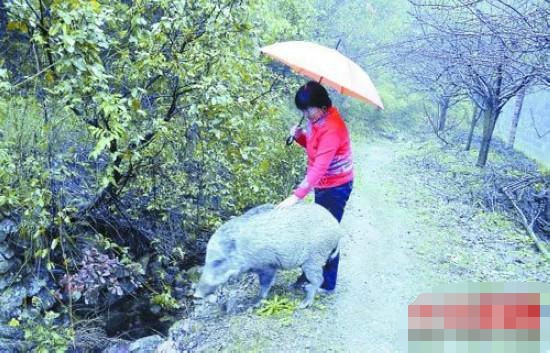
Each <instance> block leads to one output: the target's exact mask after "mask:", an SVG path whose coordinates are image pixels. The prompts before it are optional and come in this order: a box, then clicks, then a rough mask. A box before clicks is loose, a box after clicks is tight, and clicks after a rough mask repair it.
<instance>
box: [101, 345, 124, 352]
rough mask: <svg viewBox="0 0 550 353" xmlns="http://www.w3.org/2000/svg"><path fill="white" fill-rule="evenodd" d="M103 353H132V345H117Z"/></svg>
mask: <svg viewBox="0 0 550 353" xmlns="http://www.w3.org/2000/svg"><path fill="white" fill-rule="evenodd" d="M102 353H130V345H129V344H128V343H117V344H114V345H112V346H109V347H107V348H106V349H104V350H103V352H102Z"/></svg>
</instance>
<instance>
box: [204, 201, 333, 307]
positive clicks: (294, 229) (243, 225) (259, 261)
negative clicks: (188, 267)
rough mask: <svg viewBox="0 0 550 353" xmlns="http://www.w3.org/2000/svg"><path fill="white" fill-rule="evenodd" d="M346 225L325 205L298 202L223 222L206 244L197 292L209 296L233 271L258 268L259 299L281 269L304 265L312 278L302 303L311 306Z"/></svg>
mask: <svg viewBox="0 0 550 353" xmlns="http://www.w3.org/2000/svg"><path fill="white" fill-rule="evenodd" d="M342 236H343V230H342V228H341V227H340V224H339V223H338V222H337V221H336V219H335V218H334V217H333V216H332V215H331V214H330V213H329V212H328V211H327V210H326V209H325V208H323V207H322V206H319V205H317V204H306V203H298V204H296V205H294V206H292V207H289V208H286V209H282V210H276V209H274V206H273V205H270V204H266V205H261V206H258V207H256V208H253V209H251V210H249V211H248V212H246V213H245V214H243V215H242V216H239V217H236V218H233V219H231V220H229V221H227V222H226V223H224V224H223V225H222V226H221V227H220V228H219V229H218V230H216V232H215V233H214V234H213V235H212V237H211V238H210V240H209V241H208V245H207V247H206V259H205V264H204V268H203V273H202V275H201V278H200V280H199V283H198V285H197V288H196V291H195V296H196V297H199V298H201V297H205V296H207V295H209V294H211V293H213V292H214V291H215V290H216V288H217V287H218V286H220V285H221V284H224V283H225V282H227V281H228V280H229V278H231V277H233V276H237V275H239V274H242V273H245V272H254V273H256V274H257V275H258V278H259V282H260V293H259V298H258V299H259V300H261V299H264V298H266V297H267V294H268V292H269V289H270V288H271V286H272V285H273V283H274V281H275V273H276V272H277V270H278V269H292V268H296V267H301V268H302V270H303V271H304V274H305V275H306V277H307V279H308V281H309V284H308V285H306V287H305V290H306V297H305V299H304V301H303V302H302V303H301V305H300V307H301V308H304V307H307V306H309V305H310V304H311V303H312V302H313V299H314V297H315V293H316V291H317V290H318V289H319V287H320V286H321V284H322V282H323V265H325V263H326V261H327V259H328V258H329V256H331V255H332V254H333V253H334V254H335V253H336V251H337V248H338V242H339V240H340V238H341V237H342Z"/></svg>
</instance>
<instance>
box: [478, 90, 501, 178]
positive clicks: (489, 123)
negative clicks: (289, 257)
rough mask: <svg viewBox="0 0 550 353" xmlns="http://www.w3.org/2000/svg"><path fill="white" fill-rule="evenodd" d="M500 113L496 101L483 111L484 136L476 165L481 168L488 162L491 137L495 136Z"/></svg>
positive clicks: (489, 103)
mask: <svg viewBox="0 0 550 353" xmlns="http://www.w3.org/2000/svg"><path fill="white" fill-rule="evenodd" d="M491 100H492V99H491ZM499 113H500V109H499V108H497V104H496V103H495V102H494V101H490V102H488V104H487V106H486V109H485V111H484V112H483V138H482V140H481V147H480V149H479V155H478V157H477V163H476V165H477V166H478V167H480V168H483V167H485V164H487V156H488V155H489V148H490V147H491V139H492V138H493V132H494V131H495V125H496V122H497V118H498V116H499Z"/></svg>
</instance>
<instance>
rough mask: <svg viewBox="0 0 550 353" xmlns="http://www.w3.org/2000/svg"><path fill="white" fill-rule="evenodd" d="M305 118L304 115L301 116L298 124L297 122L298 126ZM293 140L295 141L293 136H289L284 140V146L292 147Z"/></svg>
mask: <svg viewBox="0 0 550 353" xmlns="http://www.w3.org/2000/svg"><path fill="white" fill-rule="evenodd" d="M305 117H306V116H305V114H304V115H302V118H301V119H300V122H298V126H300V125H302V121H304V118H305ZM294 140H295V138H294V136H289V137H287V138H286V145H287V146H290V145H292V142H294Z"/></svg>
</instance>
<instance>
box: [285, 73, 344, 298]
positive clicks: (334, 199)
mask: <svg viewBox="0 0 550 353" xmlns="http://www.w3.org/2000/svg"><path fill="white" fill-rule="evenodd" d="M294 102H295V103H296V107H297V108H298V109H299V110H301V111H302V112H303V114H304V115H305V117H306V118H307V127H306V131H304V130H303V129H301V128H299V127H298V126H294V127H293V128H292V129H291V135H292V136H294V140H295V141H296V142H297V143H298V144H300V145H301V146H302V147H304V148H305V150H306V153H307V173H306V176H305V178H304V180H303V181H302V182H301V183H300V185H298V187H297V188H296V189H295V190H294V192H293V193H292V194H291V195H290V196H289V197H288V198H287V199H285V200H284V201H283V202H281V203H280V204H279V205H278V206H277V208H286V207H290V206H292V205H294V204H296V203H297V202H299V201H300V200H301V199H303V198H304V197H305V196H306V195H307V194H308V193H309V192H310V191H311V190H314V192H315V203H317V204H319V205H321V206H323V207H325V208H326V209H327V210H329V211H330V213H332V215H333V216H334V217H335V218H336V219H337V220H338V222H340V221H341V220H342V216H343V214H344V207H345V206H346V203H347V201H348V198H349V195H350V193H351V189H352V186H353V163H352V156H351V144H350V138H349V133H348V129H347V127H346V124H345V123H344V120H343V119H342V117H341V116H340V113H339V112H338V110H337V109H336V108H335V107H333V106H332V102H331V100H330V98H329V96H328V93H327V91H326V90H325V88H324V87H323V86H321V85H320V84H319V83H317V82H315V81H310V82H308V83H306V84H305V85H303V86H302V87H300V89H298V92H296V97H295V99H294ZM339 259H340V256H339V255H337V256H335V257H333V258H332V259H329V260H328V261H327V263H326V265H325V267H324V268H323V278H324V282H323V284H322V285H321V288H322V289H324V290H325V291H328V292H331V291H333V290H334V288H335V286H336V277H337V273H338V262H339ZM305 281H306V278H305V276H304V274H302V275H301V276H300V278H298V280H297V281H296V284H295V286H296V287H297V286H300V285H302V284H303V283H305Z"/></svg>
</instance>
